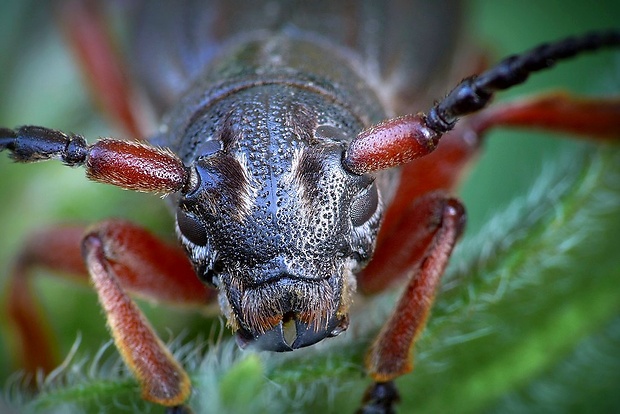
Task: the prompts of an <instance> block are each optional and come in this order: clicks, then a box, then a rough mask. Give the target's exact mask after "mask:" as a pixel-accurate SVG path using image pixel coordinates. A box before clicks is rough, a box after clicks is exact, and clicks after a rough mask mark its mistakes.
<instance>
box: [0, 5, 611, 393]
mask: <svg viewBox="0 0 620 414" xmlns="http://www.w3.org/2000/svg"><path fill="white" fill-rule="evenodd" d="M468 5H469V6H468V8H467V20H468V25H469V30H468V32H467V33H466V34H465V35H464V36H467V37H469V38H471V39H472V41H473V42H477V43H478V44H480V45H481V46H483V47H485V48H487V49H488V50H489V51H490V52H491V53H492V56H495V57H501V56H504V55H506V54H509V53H514V52H519V51H523V50H525V49H527V48H529V47H531V46H533V45H536V44H538V43H540V42H542V41H547V40H552V39H557V38H560V37H562V36H565V35H569V34H578V33H581V32H584V31H587V30H590V29H595V28H611V27H615V28H620V2H617V1H599V2H590V1H586V0H579V1H559V0H558V1H551V0H547V1H544V0H543V1H540V0H539V1H535V0H524V1H521V2H513V1H508V0H498V1H491V0H486V1H484V0H479V1H471V2H469V3H468ZM50 18H51V16H50V13H49V11H48V10H46V8H45V6H43V5H42V4H41V2H36V1H16V0H12V1H5V2H3V3H2V5H0V125H2V126H8V127H13V126H16V125H23V124H39V125H45V126H48V127H52V128H59V129H63V130H66V131H75V132H80V133H83V134H85V135H86V136H87V137H89V139H90V140H92V139H94V137H97V136H105V135H112V134H114V131H113V130H110V129H109V127H108V126H107V124H106V122H105V120H103V119H101V118H100V117H99V116H98V115H97V113H96V111H95V110H94V109H93V106H92V104H91V103H90V101H89V100H88V98H87V97H86V94H85V91H84V88H83V86H82V79H81V78H80V75H79V74H78V73H77V72H76V70H75V67H74V65H73V62H72V60H71V59H72V58H71V56H69V55H68V54H67V51H66V49H65V47H64V45H63V43H62V39H61V36H60V35H59V33H58V32H57V31H56V30H55V29H54V27H53V26H52V25H51V22H50ZM438 24H441V23H440V22H439V23H438ZM492 60H493V61H494V60H496V59H492ZM449 87H450V85H447V86H446V88H447V89H448V88H449ZM558 88H563V89H569V90H571V91H575V92H578V93H581V94H586V95H594V96H617V95H618V94H619V93H620V54H619V53H618V52H616V53H598V54H596V55H589V56H584V57H580V58H578V59H575V60H574V61H571V62H569V63H565V64H561V65H559V66H558V67H557V68H555V69H553V70H552V71H550V72H547V73H541V74H539V75H536V76H533V77H532V78H531V80H530V81H529V82H528V83H527V85H525V86H522V87H518V88H515V89H514V90H512V91H510V92H508V93H505V94H503V95H501V98H500V99H510V97H514V96H518V95H523V94H527V93H529V92H535V91H542V90H554V89H558ZM588 148H589V145H588V144H583V143H580V142H573V141H570V140H564V139H562V140H559V139H557V137H555V136H552V135H547V134H535V133H529V132H528V133H523V132H505V131H502V132H501V133H500V132H497V133H493V134H492V135H491V137H490V138H489V140H488V142H487V144H486V150H485V152H484V156H483V157H482V159H481V160H480V162H479V163H478V164H477V166H476V168H475V169H474V170H473V171H472V173H471V175H470V176H469V178H468V179H467V181H466V182H465V183H464V185H463V188H462V192H461V197H462V198H463V200H464V201H465V204H466V206H467V207H468V214H469V226H468V229H467V234H468V235H473V234H476V233H477V232H478V230H479V229H480V227H481V226H482V225H483V224H484V223H485V221H486V220H488V219H489V217H491V216H492V215H493V214H494V213H496V212H498V211H501V210H503V209H504V207H505V206H507V205H508V204H509V203H510V202H511V201H512V200H513V199H514V198H515V197H518V196H520V195H523V194H526V193H527V192H528V189H529V188H530V187H531V186H532V184H533V182H534V181H535V180H536V178H537V177H538V176H539V175H540V173H541V171H542V170H543V169H544V168H545V165H546V164H549V163H554V162H555V160H556V159H558V157H567V156H570V154H576V153H578V152H582V151H587V150H588ZM106 217H122V218H126V219H130V220H133V221H135V222H137V223H140V224H143V225H144V226H147V227H148V228H150V229H152V230H153V231H155V232H156V233H159V234H161V235H162V236H164V237H169V238H170V237H171V236H172V219H171V218H170V217H169V215H168V213H167V211H166V208H165V206H164V203H163V202H162V201H161V200H160V199H159V198H158V197H156V196H150V195H143V194H134V193H130V192H127V191H122V190H119V189H116V188H111V187H107V186H104V185H100V184H94V183H90V182H88V181H87V180H86V179H85V178H84V175H83V171H82V170H80V169H75V170H74V169H69V168H66V167H62V166H61V165H60V164H59V163H53V162H52V163H40V164H34V165H28V166H21V165H14V164H13V163H12V162H11V161H10V160H8V157H7V156H6V155H5V154H2V155H0V293H2V294H6V292H5V289H3V286H4V284H5V282H6V277H7V274H8V269H9V266H10V262H11V258H12V257H13V256H14V254H15V252H16V251H17V250H18V248H19V246H20V244H21V243H22V241H23V240H24V238H25V237H26V235H27V234H28V233H29V232H32V231H33V230H35V229H37V228H40V227H41V226H48V225H50V224H53V223H56V222H66V221H72V222H73V221H78V222H85V223H90V222H95V221H97V220H101V219H103V218H106ZM613 240H615V241H610V242H608V243H609V244H610V245H611V243H616V244H614V246H617V242H619V241H620V239H619V238H618V237H616V238H615V239H613ZM610 251H611V252H612V253H613V251H617V247H616V248H615V249H614V248H610ZM618 267H620V262H618ZM566 277H570V275H566ZM37 289H38V291H39V292H40V294H41V296H42V304H43V307H44V309H45V311H46V313H47V314H48V316H49V317H50V320H51V323H52V326H53V329H54V330H55V332H57V334H58V338H59V340H60V343H61V344H60V345H61V349H62V350H63V354H64V353H66V352H67V351H68V349H69V348H70V346H71V344H72V343H73V342H74V341H75V339H76V335H77V332H78V331H80V332H81V337H82V345H81V347H80V349H81V350H82V351H85V352H88V350H90V352H94V351H95V350H96V349H98V348H99V346H100V345H101V344H102V343H104V342H105V341H107V340H108V335H107V332H106V330H105V326H104V319H103V316H102V315H101V312H100V310H99V307H98V304H97V301H96V297H95V296H94V294H92V293H91V292H90V291H88V289H85V288H81V287H78V288H75V287H73V286H71V285H70V284H68V283H66V282H64V281H59V280H56V279H53V278H38V280H37ZM618 293H619V294H620V291H619V292H618ZM619 302H620V300H619ZM524 306H527V304H525V303H524ZM144 308H145V310H146V312H147V314H148V315H149V317H150V319H151V321H153V322H154V324H155V325H156V326H157V327H158V328H159V329H160V331H162V332H170V333H171V336H173V335H174V334H175V333H177V332H179V331H180V330H182V329H183V328H184V327H187V326H189V327H193V328H191V329H194V330H197V329H205V330H208V329H210V328H209V324H208V323H207V322H204V320H203V318H201V317H199V316H195V315H191V314H190V315H188V314H186V313H183V312H176V311H173V312H171V311H169V310H163V311H162V310H160V309H157V307H153V306H151V305H145V306H144ZM524 311H525V312H527V309H525V310H524ZM353 318H355V315H353ZM10 346H11V344H10V330H9V327H8V326H7V324H6V321H5V320H4V315H1V314H0V383H2V382H3V381H4V380H5V379H6V378H7V377H8V376H9V375H10V373H11V372H12V371H13V369H14V367H13V366H12V364H11V354H10V352H9V349H10ZM586 375H587V374H586ZM615 385H618V386H620V384H615ZM437 392H438V393H441V390H437ZM593 398H597V397H596V396H593ZM619 398H620V397H619Z"/></svg>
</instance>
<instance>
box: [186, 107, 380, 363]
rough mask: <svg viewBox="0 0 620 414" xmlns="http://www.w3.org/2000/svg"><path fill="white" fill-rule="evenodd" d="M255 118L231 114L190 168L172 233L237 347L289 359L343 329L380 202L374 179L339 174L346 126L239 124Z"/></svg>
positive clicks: (292, 121) (305, 121)
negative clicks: (213, 293) (287, 354)
mask: <svg viewBox="0 0 620 414" xmlns="http://www.w3.org/2000/svg"><path fill="white" fill-rule="evenodd" d="M254 105H258V106H263V105H264V104H260V103H259V104H254ZM262 109H263V110H264V108H262ZM252 110H253V108H247V107H245V108H243V110H242V111H239V112H234V111H233V113H230V114H229V116H228V118H227V121H225V122H223V123H221V125H220V128H219V130H218V132H217V133H216V134H215V136H216V137H217V138H216V139H215V140H213V141H212V143H211V144H209V145H208V146H207V147H208V148H211V149H212V150H211V151H206V150H205V151H203V152H202V153H203V155H202V156H200V157H198V158H197V159H196V160H195V161H194V163H193V165H191V166H190V170H191V173H192V185H191V187H192V188H191V189H189V190H188V191H187V192H186V193H185V194H184V195H183V196H182V197H181V198H180V199H179V203H178V208H177V213H176V214H177V233H178V234H179V237H180V239H181V242H182V244H183V245H184V246H185V249H186V250H187V252H188V255H189V257H190V258H191V260H192V261H193V263H194V266H195V269H196V272H197V274H198V275H199V277H201V278H202V279H203V280H204V281H205V282H206V283H208V284H210V285H213V286H215V287H217V288H218V289H219V291H220V294H219V301H220V305H221V308H222V311H223V313H224V314H225V315H226V317H227V319H228V323H229V325H230V326H231V327H232V329H233V330H234V331H236V332H237V338H238V342H239V343H240V344H241V345H242V346H245V345H247V344H249V343H255V344H256V345H258V347H260V348H261V349H267V350H272V351H290V350H293V349H296V348H300V347H304V346H308V345H312V344H314V343H316V342H318V341H320V340H321V339H323V338H325V337H329V336H335V335H337V334H339V333H340V332H342V331H343V330H345V329H346V327H347V324H348V317H347V313H348V308H349V306H350V303H351V295H352V294H353V293H354V291H355V288H356V283H355V277H354V272H355V271H356V270H357V269H358V268H360V267H361V266H363V265H364V264H365V263H366V262H367V261H368V260H369V258H370V255H371V253H372V250H373V248H374V240H375V236H376V233H377V230H378V227H379V222H380V218H381V215H382V202H381V197H380V194H379V192H378V190H377V186H376V184H375V182H374V178H373V177H371V176H367V175H361V176H360V175H354V174H351V173H349V172H347V171H345V169H344V168H343V167H342V164H341V160H342V153H343V149H344V143H343V142H340V141H339V140H338V139H335V138H334V137H341V136H342V135H343V132H342V131H341V130H340V129H339V128H337V127H333V126H325V125H318V124H317V122H315V121H313V120H311V119H310V118H309V116H308V115H307V113H305V112H304V111H303V110H301V111H300V110H299V108H297V110H295V109H293V110H292V112H289V114H290V113H293V115H289V116H284V117H283V118H282V119H285V121H284V122H282V123H276V124H270V123H268V122H263V119H262V118H261V117H258V118H257V121H256V122H255V123H252V124H250V125H246V126H247V127H243V126H241V127H239V126H238V125H243V122H242V121H245V122H246V124H247V120H248V118H251V116H248V114H251V113H252ZM295 111H297V112H295ZM237 117H239V118H242V119H239V118H237ZM274 137H275V138H274ZM256 142H258V143H259V146H256V145H255V144H256ZM249 143H254V144H253V145H252V146H251V145H250V144H249ZM207 147H205V148H207ZM250 147H252V148H250ZM253 148H256V150H254V149H253Z"/></svg>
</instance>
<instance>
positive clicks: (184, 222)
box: [24, 130, 374, 347]
mask: <svg viewBox="0 0 620 414" xmlns="http://www.w3.org/2000/svg"><path fill="white" fill-rule="evenodd" d="M24 132H25V135H29V134H30V135H35V134H36V133H38V132H37V131H33V130H29V131H24ZM222 141H225V140H224V139H222ZM78 147H79V145H78ZM220 150H221V148H220ZM308 162H309V161H308ZM205 171H207V174H212V175H213V174H214V173H213V171H210V170H209V168H208V166H206V167H205ZM215 175H217V174H215ZM201 178H203V180H202V181H201V182H204V177H203V176H202V175H201ZM367 185H368V184H367ZM369 188H370V187H369ZM368 193H372V190H368V189H367V193H365V194H368ZM225 196H226V195H225ZM228 197H233V195H228ZM363 197H364V198H365V199H366V198H369V199H370V200H372V199H373V197H374V196H363ZM366 201H368V200H366ZM188 204H189V202H188ZM371 204H372V203H371ZM188 208H190V207H188ZM203 213H204V212H203ZM184 214H186V212H184V211H181V212H180V213H178V220H179V227H180V228H181V233H183V234H185V233H187V234H186V236H187V235H189V234H191V235H192V236H191V237H190V238H192V239H196V240H200V242H199V243H198V244H200V243H202V242H203V239H204V235H203V234H194V230H192V229H194V228H195V227H196V223H195V222H194V221H195V218H194V217H189V218H187V217H184ZM230 214H231V217H230V219H231V221H234V220H235V217H234V214H236V213H235V212H231V213H230ZM365 216H366V213H365V212H364V209H363V208H362V214H361V216H360V217H365ZM366 218H368V217H366ZM360 220H361V219H360ZM183 228H184V229H185V230H186V232H183ZM238 232H239V229H237V232H236V233H238ZM214 260H215V259H214ZM208 266H209V267H215V266H214V265H213V264H209V265H208ZM205 274H206V273H205ZM229 300H230V299H229ZM232 307H235V306H234V304H233V305H232ZM237 312H240V311H238V310H237V311H235V313H237ZM256 313H258V314H261V311H260V310H259V311H257V312H256ZM297 321H298V322H299V320H297ZM239 323H240V325H242V327H241V328H240V332H242V333H243V335H241V336H242V338H241V341H242V342H243V341H245V340H254V339H255V338H257V337H263V335H262V334H265V333H267V332H259V333H260V334H261V335H257V332H244V329H245V330H246V331H247V330H248V329H247V328H245V327H244V326H243V325H244V324H245V325H249V322H248V321H247V320H245V321H239ZM322 323H323V321H322ZM325 323H326V324H327V327H328V328H329V330H330V331H331V330H333V329H337V328H343V327H344V326H339V325H340V324H341V323H343V321H341V320H336V321H334V322H333V323H335V325H331V323H332V322H328V321H325ZM258 325H259V326H261V324H260V323H259V324H258ZM303 328H305V329H306V330H311V331H314V328H312V329H308V328H307V327H303ZM269 332H271V331H269ZM308 338H309V339H308V340H307V342H305V339H304V340H302V341H301V342H300V344H299V345H306V344H310V343H311V342H314V341H315V339H316V338H315V337H313V336H312V335H311V336H309V337H308ZM276 339H277V340H274V341H272V340H271V339H268V342H267V347H269V346H271V344H275V345H276V346H285V345H283V344H282V341H281V340H280V338H276ZM292 347H296V346H295V344H294V343H293V344H292Z"/></svg>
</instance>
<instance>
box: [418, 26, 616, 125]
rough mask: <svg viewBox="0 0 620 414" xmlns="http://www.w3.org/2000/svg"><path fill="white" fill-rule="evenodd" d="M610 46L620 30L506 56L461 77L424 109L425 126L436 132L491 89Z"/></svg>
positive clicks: (483, 102) (481, 102) (476, 106)
mask: <svg viewBox="0 0 620 414" xmlns="http://www.w3.org/2000/svg"><path fill="white" fill-rule="evenodd" d="M610 46H620V31H607V32H595V33H589V34H586V35H584V36H580V37H569V38H567V39H564V40H560V41H558V42H554V43H546V44H543V45H540V46H538V47H536V48H534V49H532V50H530V51H528V52H525V53H522V54H519V55H512V56H509V57H507V58H506V59H504V60H502V61H501V62H500V63H498V64H497V65H496V66H494V67H493V68H491V69H489V70H487V71H485V72H483V73H482V74H480V75H478V76H471V77H469V78H466V79H464V80H463V81H461V83H459V84H458V85H457V86H456V87H455V88H454V89H452V91H451V92H450V93H449V94H448V95H447V96H446V97H445V98H444V99H443V100H441V101H439V102H438V103H436V104H435V106H434V107H433V108H432V109H431V110H430V111H429V112H428V115H427V116H426V123H427V126H428V127H429V128H431V129H433V130H435V131H436V132H438V133H440V134H443V133H445V132H447V131H450V130H451V129H452V128H453V127H454V125H455V124H456V122H457V121H458V119H459V117H461V116H463V115H467V114H469V113H472V112H476V111H479V110H480V109H482V108H484V107H485V106H487V105H488V104H489V102H490V101H491V99H492V98H493V94H494V93H495V92H497V91H501V90H504V89H508V88H510V87H512V86H515V85H519V84H521V83H523V82H525V80H526V79H527V78H528V76H529V75H530V74H532V73H534V72H538V71H540V70H543V69H547V68H550V67H552V66H554V65H555V63H556V62H558V61H560V60H563V59H568V58H571V57H573V56H575V55H577V54H579V53H582V52H587V51H593V50H598V49H601V48H604V47H610Z"/></svg>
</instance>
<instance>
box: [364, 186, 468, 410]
mask: <svg viewBox="0 0 620 414" xmlns="http://www.w3.org/2000/svg"><path fill="white" fill-rule="evenodd" d="M417 208H418V209H420V210H422V211H425V212H426V215H427V217H426V219H425V220H424V223H427V225H431V230H430V231H429V234H422V236H423V237H421V238H420V234H414V236H413V239H414V241H413V243H412V244H413V245H414V247H416V246H415V245H417V248H420V247H421V246H420V240H422V241H425V240H427V242H426V245H425V249H424V251H423V253H422V254H414V255H413V257H412V258H411V260H412V261H411V262H410V263H409V266H410V267H411V268H413V274H412V276H411V278H410V280H409V282H408V283H407V285H406V287H405V290H404V292H403V294H402V296H401V298H400V300H399V301H398V303H397V305H396V308H395V309H394V311H393V312H392V314H391V316H390V318H389V319H388V321H387V323H386V324H385V325H384V326H383V329H382V330H381V332H380V333H379V335H378V336H377V338H376V339H375V342H374V343H373V345H372V346H371V348H370V350H369V352H368V354H367V356H366V369H367V371H368V373H369V375H370V376H371V378H372V379H373V380H374V382H375V383H374V384H373V385H372V386H371V387H370V389H369V390H368V392H367V394H366V396H365V401H364V403H365V409H367V410H370V411H369V412H372V409H376V408H381V409H383V410H384V411H386V412H389V410H390V406H391V405H392V404H393V403H394V402H396V400H397V397H398V394H397V393H396V392H395V390H393V391H394V392H391V393H389V394H390V395H392V397H390V398H387V400H386V395H385V391H386V390H390V389H392V388H393V387H391V386H390V383H391V381H393V380H394V379H395V378H397V377H399V376H401V375H403V374H406V373H407V372H409V371H411V370H412V369H413V365H412V358H411V348H412V346H413V344H414V343H415V340H416V338H417V337H418V335H419V334H420V333H421V332H422V329H423V328H424V325H425V323H426V319H427V317H428V314H429V311H430V308H431V305H432V304H433V300H434V296H435V291H436V290H437V286H438V285H439V281H440V279H441V276H442V274H443V272H444V270H445V268H446V265H447V263H448V259H449V257H450V254H451V253H452V249H453V248H454V245H455V243H456V241H457V239H458V237H459V236H460V234H461V233H462V230H463V228H464V225H465V210H464V208H463V206H462V205H461V203H460V202H459V201H457V200H455V199H453V198H447V197H445V196H444V195H442V194H441V193H433V194H429V195H428V196H427V197H425V199H424V201H423V202H421V204H417ZM422 215H424V213H422ZM432 227H434V230H432ZM404 230H405V229H403V231H404ZM417 233H420V232H417ZM395 236H396V235H395ZM400 236H401V237H400V240H401V243H402V241H403V239H406V238H409V237H410V236H407V235H405V234H400ZM429 236H430V237H429ZM416 238H417V239H418V240H415V239H416ZM429 239H430V240H429ZM403 244H406V243H403ZM423 244H424V243H423ZM401 253H402V252H401ZM386 387H387V388H386Z"/></svg>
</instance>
